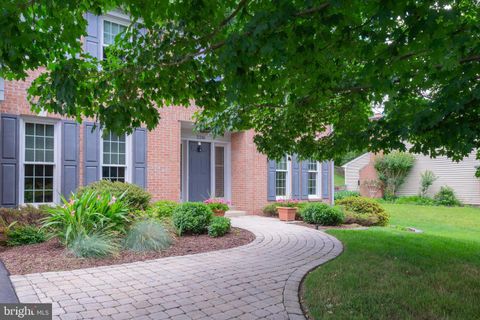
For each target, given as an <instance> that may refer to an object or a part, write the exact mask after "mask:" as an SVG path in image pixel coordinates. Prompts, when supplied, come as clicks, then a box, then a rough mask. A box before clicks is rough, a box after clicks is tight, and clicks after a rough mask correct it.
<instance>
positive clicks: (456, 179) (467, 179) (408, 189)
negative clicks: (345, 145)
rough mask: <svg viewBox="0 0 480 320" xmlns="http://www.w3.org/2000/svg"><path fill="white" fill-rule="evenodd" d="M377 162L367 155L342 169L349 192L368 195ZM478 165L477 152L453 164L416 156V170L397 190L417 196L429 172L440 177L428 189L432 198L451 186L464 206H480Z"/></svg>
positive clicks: (402, 194)
mask: <svg viewBox="0 0 480 320" xmlns="http://www.w3.org/2000/svg"><path fill="white" fill-rule="evenodd" d="M374 161H375V155H373V154H371V153H366V154H363V155H361V156H360V157H358V158H355V159H353V160H352V161H350V162H348V163H346V164H345V165H344V166H343V168H344V169H345V183H346V187H347V190H351V191H360V192H361V193H362V195H365V196H368V195H369V194H368V191H367V190H366V188H365V187H364V182H365V181H367V180H372V179H376V172H375V169H374ZM479 165H480V161H478V160H476V158H475V153H474V152H472V153H471V154H470V156H468V157H467V158H465V159H463V160H462V161H460V162H454V161H452V160H450V159H449V158H447V157H437V158H430V157H429V156H424V155H418V154H415V163H414V165H413V168H412V169H411V171H410V172H409V174H408V176H407V178H406V179H405V182H404V184H403V185H402V186H401V187H400V188H399V190H398V191H397V195H399V196H407V195H416V194H418V193H419V190H420V181H421V174H422V173H423V172H425V170H430V171H432V172H433V173H435V175H436V176H437V177H438V179H437V180H436V181H435V182H434V183H433V185H432V187H430V189H429V192H428V194H429V195H430V196H433V195H434V194H435V193H437V192H438V191H439V190H440V187H442V186H446V185H448V186H450V187H452V188H453V189H454V190H455V193H456V194H457V197H458V198H459V199H460V200H461V201H462V202H463V203H466V204H473V205H480V180H479V179H478V178H476V177H475V171H476V169H477V167H478V166H479Z"/></svg>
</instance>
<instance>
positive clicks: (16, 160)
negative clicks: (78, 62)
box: [0, 11, 333, 214]
mask: <svg viewBox="0 0 480 320" xmlns="http://www.w3.org/2000/svg"><path fill="white" fill-rule="evenodd" d="M86 18H87V21H88V36H87V37H86V39H85V41H84V43H85V50H87V51H88V52H89V53H91V54H92V55H94V56H96V57H99V58H101V57H102V54H103V48H104V47H105V46H107V45H108V44H111V43H112V41H113V39H114V37H115V35H116V34H118V33H119V32H121V31H122V30H123V28H124V26H125V25H126V24H128V17H126V16H124V15H123V14H121V13H120V12H116V11H114V12H111V13H109V14H108V15H105V16H94V15H92V14H87V15H86ZM38 73H39V72H32V73H31V74H30V77H29V78H28V79H26V80H25V81H3V80H2V79H0V117H1V122H0V181H1V183H0V187H1V190H0V206H5V207H14V206H18V205H23V204H27V203H34V204H40V203H54V202H59V201H60V195H66V196H68V195H69V194H70V193H71V192H73V191H74V190H75V189H76V188H77V187H78V186H82V185H85V184H88V183H91V182H93V181H96V180H99V179H110V180H118V181H125V182H131V183H136V184H138V185H140V186H142V187H144V188H145V189H146V190H147V191H148V192H150V193H151V194H152V198H153V200H160V199H168V200H174V201H202V200H204V199H206V198H208V197H219V198H225V199H227V200H230V201H231V203H232V206H233V207H234V208H235V209H236V210H242V211H246V212H248V213H250V214H259V213H261V209H262V207H263V206H264V205H265V204H267V203H268V201H274V200H278V199H283V198H286V197H291V198H296V199H305V200H307V199H310V200H317V201H319V200H322V201H330V200H331V198H332V194H333V175H332V170H333V163H332V162H324V163H318V162H310V161H303V162H300V161H297V160H296V157H295V156H285V158H284V159H283V160H282V161H280V162H278V163H277V162H275V161H269V160H268V159H267V157H266V156H265V155H263V154H260V153H259V152H258V151H257V149H256V147H255V144H254V142H253V136H254V133H253V132H252V131H245V132H231V133H227V134H225V136H223V137H215V138H214V137H212V136H210V135H209V134H208V133H202V134H197V133H194V132H193V130H192V129H193V123H192V116H193V113H194V111H195V109H196V108H195V106H189V107H180V106H172V107H165V108H161V109H159V112H160V114H161V120H160V124H159V126H158V127H157V128H155V129H154V130H152V131H150V132H148V131H147V130H146V129H144V128H138V129H136V130H135V132H134V133H133V134H132V135H129V136H125V135H124V136H116V135H113V134H109V133H103V132H100V129H99V128H98V127H96V128H95V129H94V127H95V126H94V123H92V122H88V121H85V122H83V123H82V124H78V123H75V122H74V121H71V120H69V119H62V118H60V117H59V116H58V115H55V114H47V113H43V114H40V115H37V114H34V113H33V112H32V111H30V106H29V104H28V102H27V99H26V96H27V94H26V90H27V88H28V87H29V85H30V83H31V81H32V80H33V79H34V78H35V77H36V76H37V75H38Z"/></svg>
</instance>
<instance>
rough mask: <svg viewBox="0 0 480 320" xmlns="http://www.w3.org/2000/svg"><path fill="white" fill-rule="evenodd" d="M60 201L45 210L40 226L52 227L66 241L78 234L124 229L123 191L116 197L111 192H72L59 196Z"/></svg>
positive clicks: (124, 207) (126, 219)
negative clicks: (61, 203) (60, 202)
mask: <svg viewBox="0 0 480 320" xmlns="http://www.w3.org/2000/svg"><path fill="white" fill-rule="evenodd" d="M62 202H63V205H62V206H57V207H53V208H50V209H48V210H47V213H48V215H47V217H46V218H44V220H43V227H44V228H49V229H52V230H53V232H54V235H55V236H58V237H59V238H60V239H61V240H62V241H63V242H64V243H65V244H67V245H68V244H70V243H71V242H72V241H73V240H74V239H75V238H77V237H78V235H81V234H83V235H89V234H91V233H94V232H102V233H125V232H126V225H127V223H128V222H129V218H128V207H127V204H126V203H125V202H124V201H123V195H122V196H120V197H118V198H116V197H115V196H113V195H112V194H110V193H97V192H95V191H88V192H84V193H82V194H81V196H77V195H75V194H72V195H71V198H70V200H66V199H65V198H64V197H62Z"/></svg>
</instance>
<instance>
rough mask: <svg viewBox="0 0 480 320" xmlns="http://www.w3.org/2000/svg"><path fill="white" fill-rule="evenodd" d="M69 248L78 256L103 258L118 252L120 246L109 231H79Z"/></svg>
mask: <svg viewBox="0 0 480 320" xmlns="http://www.w3.org/2000/svg"><path fill="white" fill-rule="evenodd" d="M68 249H69V250H70V251H71V252H72V253H73V255H74V256H76V257H77V258H101V257H105V256H109V255H114V254H117V253H118V250H119V249H120V246H119V245H118V242H117V241H116V239H115V238H113V237H112V235H111V234H108V233H98V232H94V233H90V234H86V233H78V234H76V235H75V237H74V238H72V241H71V242H70V243H69V245H68Z"/></svg>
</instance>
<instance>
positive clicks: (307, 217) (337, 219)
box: [302, 202, 344, 226]
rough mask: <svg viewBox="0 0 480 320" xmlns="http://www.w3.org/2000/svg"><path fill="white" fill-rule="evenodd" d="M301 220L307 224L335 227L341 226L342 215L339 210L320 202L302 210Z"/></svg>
mask: <svg viewBox="0 0 480 320" xmlns="http://www.w3.org/2000/svg"><path fill="white" fill-rule="evenodd" d="M302 218H303V221H305V222H307V223H314V224H319V225H322V226H337V225H340V224H342V222H343V219H344V214H343V212H342V210H341V209H340V208H337V207H332V206H329V205H328V204H326V203H322V202H312V203H309V204H307V205H305V207H304V208H303V209H302Z"/></svg>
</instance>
